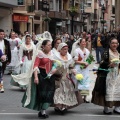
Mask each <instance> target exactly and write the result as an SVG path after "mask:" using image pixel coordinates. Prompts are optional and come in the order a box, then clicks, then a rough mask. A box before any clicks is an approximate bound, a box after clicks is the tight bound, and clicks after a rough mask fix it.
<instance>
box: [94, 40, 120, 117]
mask: <svg viewBox="0 0 120 120" xmlns="http://www.w3.org/2000/svg"><path fill="white" fill-rule="evenodd" d="M109 45H110V47H109V49H108V50H105V51H104V53H103V55H102V60H101V62H100V66H99V68H98V72H97V79H96V83H95V87H94V90H93V97H92V103H94V104H96V105H100V106H103V107H104V111H103V113H104V114H107V115H110V114H112V112H111V111H110V110H109V107H111V108H112V107H113V106H115V108H114V113H118V114H120V107H119V106H120V73H119V62H120V54H119V53H118V51H117V47H118V45H119V44H118V40H117V39H116V38H112V39H111V40H110V44H109ZM115 59H116V60H117V61H116V60H115Z"/></svg>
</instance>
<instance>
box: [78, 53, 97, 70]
mask: <svg viewBox="0 0 120 120" xmlns="http://www.w3.org/2000/svg"><path fill="white" fill-rule="evenodd" d="M94 61H95V59H94V57H93V55H92V54H90V55H89V56H88V58H87V59H86V61H85V62H87V63H88V64H91V63H92V62H94ZM80 68H81V69H84V68H85V65H80Z"/></svg>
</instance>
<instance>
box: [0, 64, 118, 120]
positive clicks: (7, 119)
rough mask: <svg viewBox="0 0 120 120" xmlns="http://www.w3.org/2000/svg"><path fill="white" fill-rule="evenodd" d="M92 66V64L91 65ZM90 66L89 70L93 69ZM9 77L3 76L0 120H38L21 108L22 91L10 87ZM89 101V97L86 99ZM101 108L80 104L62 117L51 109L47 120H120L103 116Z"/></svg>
mask: <svg viewBox="0 0 120 120" xmlns="http://www.w3.org/2000/svg"><path fill="white" fill-rule="evenodd" d="M93 65H94V64H93ZM93 65H91V68H92V67H93ZM90 73H91V74H90V77H91V91H92V89H93V86H94V82H95V77H96V75H94V74H93V72H90ZM10 79H11V77H10V75H5V76H4V86H5V93H1V94H0V120H38V119H39V118H38V117H37V112H36V111H33V110H29V109H25V108H22V107H21V99H22V96H23V94H24V91H22V90H20V89H19V88H17V87H12V86H11V85H10ZM87 99H88V100H90V99H91V95H90V96H89V97H88V98H87ZM102 111H103V108H102V107H99V106H96V105H93V104H91V103H86V104H82V105H80V106H79V107H77V108H74V109H72V110H69V111H68V113H67V114H66V115H64V116H62V115H57V114H55V112H54V109H53V108H50V109H49V110H48V113H49V115H50V117H49V118H48V120H56V119H57V120H61V119H62V120H113V119H114V120H120V115H117V114H113V115H110V116H105V115H103V113H102Z"/></svg>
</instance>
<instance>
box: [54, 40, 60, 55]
mask: <svg viewBox="0 0 120 120" xmlns="http://www.w3.org/2000/svg"><path fill="white" fill-rule="evenodd" d="M61 42H62V39H60V38H56V39H55V40H54V41H53V49H52V52H53V54H56V52H58V51H57V48H58V45H59V44H60V43H61Z"/></svg>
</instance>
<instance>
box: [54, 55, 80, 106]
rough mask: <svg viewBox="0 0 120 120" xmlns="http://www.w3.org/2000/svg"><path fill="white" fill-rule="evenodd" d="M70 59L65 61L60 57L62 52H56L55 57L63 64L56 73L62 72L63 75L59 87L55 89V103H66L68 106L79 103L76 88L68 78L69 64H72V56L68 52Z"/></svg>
mask: <svg viewBox="0 0 120 120" xmlns="http://www.w3.org/2000/svg"><path fill="white" fill-rule="evenodd" d="M67 58H68V60H67V61H65V60H63V59H62V58H61V57H60V53H58V54H56V56H55V59H56V60H59V61H61V63H62V66H61V67H60V68H59V69H58V71H57V73H56V74H61V75H62V77H61V79H60V81H59V87H58V88H57V89H56V90H55V94H54V104H55V105H64V106H67V108H69V107H71V106H74V105H77V104H78V101H77V97H76V94H75V89H74V85H73V83H72V82H71V81H70V80H69V79H68V77H67V74H68V73H69V72H70V71H69V69H68V68H69V66H70V64H72V57H71V55H70V54H67Z"/></svg>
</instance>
